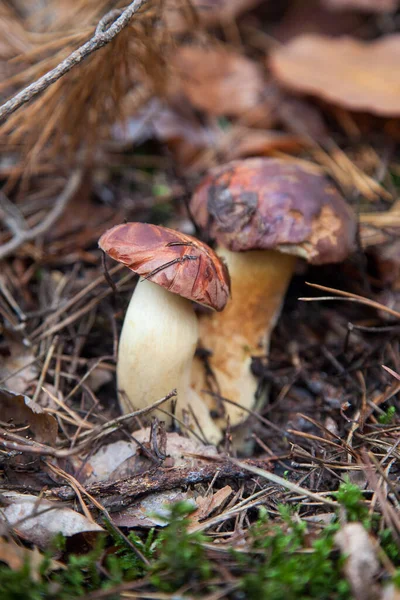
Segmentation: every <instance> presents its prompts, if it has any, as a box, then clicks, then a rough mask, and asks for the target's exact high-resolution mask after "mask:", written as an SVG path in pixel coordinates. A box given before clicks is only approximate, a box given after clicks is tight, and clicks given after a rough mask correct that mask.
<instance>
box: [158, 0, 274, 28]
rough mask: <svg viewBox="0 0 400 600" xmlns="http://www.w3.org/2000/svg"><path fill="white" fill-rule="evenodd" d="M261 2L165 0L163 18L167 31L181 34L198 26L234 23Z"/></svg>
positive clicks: (248, 0)
mask: <svg viewBox="0 0 400 600" xmlns="http://www.w3.org/2000/svg"><path fill="white" fill-rule="evenodd" d="M261 1H262V0H165V2H164V11H163V17H164V18H165V20H166V23H167V26H168V29H169V30H170V31H172V32H174V33H183V32H185V31H188V30H189V31H191V30H193V29H194V28H197V27H198V26H199V25H202V26H204V27H213V26H215V25H222V24H226V23H229V22H230V21H234V20H235V18H236V17H237V16H239V15H240V14H241V13H243V12H246V11H248V10H250V9H252V8H253V7H255V6H257V5H258V4H260V3H261Z"/></svg>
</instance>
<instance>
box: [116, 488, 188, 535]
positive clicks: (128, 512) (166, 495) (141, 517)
mask: <svg viewBox="0 0 400 600" xmlns="http://www.w3.org/2000/svg"><path fill="white" fill-rule="evenodd" d="M183 500H185V501H186V502H191V503H192V504H193V507H194V508H195V507H196V502H195V500H194V492H192V491H191V490H188V491H186V492H183V491H182V490H170V491H167V492H158V493H155V494H150V495H149V496H147V497H146V498H144V499H143V500H141V501H140V502H135V504H132V505H131V506H129V507H128V508H126V509H124V510H122V511H121V512H119V513H118V514H113V521H114V523H115V524H116V525H117V526H118V527H155V526H157V525H158V526H160V527H165V526H166V525H167V522H166V521H165V520H164V519H163V518H162V517H167V516H168V514H169V506H170V505H171V504H172V503H174V502H181V501H183Z"/></svg>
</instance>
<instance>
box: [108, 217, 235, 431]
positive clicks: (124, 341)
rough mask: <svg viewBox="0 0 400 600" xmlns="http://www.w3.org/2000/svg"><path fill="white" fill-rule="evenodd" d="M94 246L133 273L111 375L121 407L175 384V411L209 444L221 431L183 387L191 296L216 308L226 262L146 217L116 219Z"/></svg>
mask: <svg viewBox="0 0 400 600" xmlns="http://www.w3.org/2000/svg"><path fill="white" fill-rule="evenodd" d="M99 246H100V248H101V249H102V250H104V252H106V253H107V254H108V255H109V256H111V257H112V258H114V259H115V260H117V261H118V262H120V263H122V264H124V265H126V266H127V267H128V268H129V269H131V270H132V271H134V272H135V273H137V274H138V275H140V276H141V279H140V281H139V282H138V284H137V285H136V288H135V290H134V293H133V295H132V299H131V301H130V303H129V306H128V309H127V312H126V315H125V321H124V325H123V328H122V333H121V338H120V342H119V352H118V362H117V380H118V390H119V401H120V405H121V408H122V410H123V412H124V413H129V412H132V410H134V409H139V408H143V407H146V406H149V405H151V404H152V403H153V402H155V401H156V400H158V399H159V398H162V397H163V396H165V395H166V394H167V393H168V392H170V391H171V390H172V389H174V388H176V389H177V392H178V395H177V405H176V416H177V417H178V418H179V419H180V420H184V421H185V422H186V423H188V424H189V427H190V428H191V429H192V430H194V431H195V430H196V429H197V433H198V434H199V435H202V436H203V437H205V438H206V440H207V441H208V442H211V443H217V442H218V441H219V440H220V438H221V431H220V429H219V428H218V427H217V426H216V425H215V423H214V422H213V420H212V419H211V417H210V414H209V409H208V406H207V404H206V403H205V402H204V401H203V400H202V399H201V398H200V397H198V396H197V394H196V392H194V391H193V390H192V388H191V386H190V377H191V367H192V361H193V356H194V353H195V350H196V344H197V341H198V323H197V317H196V315H195V313H194V310H193V306H192V302H198V303H199V304H202V305H204V306H207V307H209V308H212V309H214V310H216V311H220V310H222V309H223V308H224V306H225V304H226V302H227V300H228V297H229V275H228V272H227V269H226V267H225V266H224V264H223V263H222V262H221V261H220V260H219V258H218V257H217V256H216V255H215V253H214V252H213V251H212V250H211V248H209V247H208V246H207V245H206V244H203V243H202V242H200V241H199V240H196V239H195V238H193V237H191V236H188V235H184V234H182V233H179V232H177V231H173V230H172V229H167V228H165V227H159V226H156V225H150V224H146V223H126V224H123V225H117V226H116V227H113V228H112V229H110V230H108V231H106V232H105V233H104V234H103V235H102V236H101V238H100V240H99ZM164 408H166V409H168V408H169V409H170V408H171V407H170V406H168V405H167V406H166V405H164ZM159 414H162V418H163V419H164V420H166V421H167V422H168V421H169V422H170V419H168V417H167V418H166V417H165V414H164V413H159ZM199 430H200V431H199Z"/></svg>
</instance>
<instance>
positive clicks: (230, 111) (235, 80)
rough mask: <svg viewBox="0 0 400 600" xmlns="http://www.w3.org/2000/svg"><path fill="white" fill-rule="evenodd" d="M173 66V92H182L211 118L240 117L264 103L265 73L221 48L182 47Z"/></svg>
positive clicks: (253, 64) (240, 56) (217, 46)
mask: <svg viewBox="0 0 400 600" xmlns="http://www.w3.org/2000/svg"><path fill="white" fill-rule="evenodd" d="M172 67H173V68H174V71H175V78H174V77H172V82H171V83H172V91H173V92H175V91H179V89H181V90H182V92H183V93H184V95H185V96H186V97H187V98H188V99H189V100H190V102H191V104H192V105H193V106H194V107H195V108H197V109H199V110H202V111H204V112H206V113H208V114H210V115H213V116H220V115H229V116H241V115H243V114H244V113H248V112H250V111H251V112H253V111H254V112H255V110H256V109H257V108H259V107H260V105H261V104H262V102H263V91H264V87H265V82H264V80H263V74H262V70H261V69H260V68H259V67H258V65H256V64H255V63H254V62H253V61H251V60H250V59H248V58H246V57H245V56H242V55H241V54H239V53H238V52H235V51H233V50H230V49H228V48H226V47H224V46H222V45H213V46H200V45H198V46H195V45H186V46H182V47H181V48H179V49H178V50H177V51H176V53H175V55H174V56H173V58H172ZM176 88H177V90H176ZM257 112H258V111H257Z"/></svg>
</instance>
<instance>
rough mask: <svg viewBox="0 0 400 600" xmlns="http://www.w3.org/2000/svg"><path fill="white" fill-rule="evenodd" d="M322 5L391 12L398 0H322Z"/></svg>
mask: <svg viewBox="0 0 400 600" xmlns="http://www.w3.org/2000/svg"><path fill="white" fill-rule="evenodd" d="M322 2H323V5H324V6H326V7H327V8H330V9H333V10H350V9H357V10H362V11H366V12H375V13H381V12H392V11H395V10H396V8H397V7H398V6H399V0H322Z"/></svg>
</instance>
